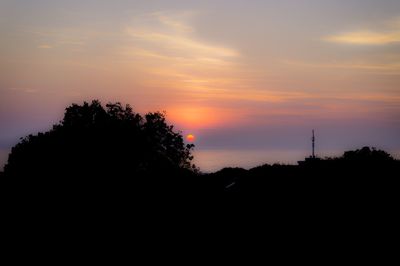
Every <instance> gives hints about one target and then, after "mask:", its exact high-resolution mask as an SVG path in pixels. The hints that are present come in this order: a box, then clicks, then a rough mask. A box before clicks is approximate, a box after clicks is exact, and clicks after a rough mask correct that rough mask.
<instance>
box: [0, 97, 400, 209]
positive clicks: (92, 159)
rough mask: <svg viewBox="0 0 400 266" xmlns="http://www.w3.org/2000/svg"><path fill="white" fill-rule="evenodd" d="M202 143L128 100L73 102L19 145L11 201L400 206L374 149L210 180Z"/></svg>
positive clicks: (10, 176) (395, 171)
mask: <svg viewBox="0 0 400 266" xmlns="http://www.w3.org/2000/svg"><path fill="white" fill-rule="evenodd" d="M193 147H194V145H192V144H188V145H186V144H185V143H184V140H183V137H182V136H181V134H180V132H176V131H174V128H173V126H171V125H168V124H167V123H166V121H165V117H164V114H162V113H158V112H156V113H148V114H146V115H145V116H141V115H139V114H136V113H134V112H133V110H132V109H131V108H130V106H129V105H127V106H125V107H124V106H122V105H121V104H120V103H115V104H107V105H106V107H105V108H104V107H102V105H101V104H100V102H98V101H93V102H92V103H90V104H89V103H84V104H83V105H76V104H73V105H71V106H70V107H68V108H67V109H66V112H65V116H64V119H63V120H62V121H61V122H60V123H59V124H57V125H54V126H53V128H52V129H51V130H50V131H48V132H45V133H39V134H37V135H29V136H27V137H26V138H24V139H22V140H21V141H20V143H19V144H17V145H16V146H15V147H13V149H12V152H11V154H10V155H9V159H8V163H7V165H6V166H5V169H4V173H2V174H1V175H2V178H1V180H2V183H3V186H2V188H3V189H4V190H5V191H6V193H8V194H10V195H11V198H9V199H10V200H11V201H13V200H14V201H20V202H25V203H26V204H30V202H36V203H37V202H40V204H44V205H54V206H58V207H57V208H59V207H60V206H69V205H71V204H75V206H78V208H83V207H82V206H86V205H85V204H89V205H90V206H92V207H93V206H104V205H107V204H111V205H113V204H114V205H113V206H120V207H121V206H124V205H126V204H129V203H130V202H134V201H135V200H136V202H137V200H139V201H141V200H142V201H143V200H144V201H146V202H149V201H155V202H157V201H158V202H160V203H165V202H166V201H168V200H175V199H177V200H178V201H179V202H181V203H182V202H185V201H186V200H188V199H191V200H198V201H202V202H205V201H208V200H210V199H217V198H218V199H221V198H222V199H223V200H224V201H225V202H230V201H231V200H237V199H258V200H259V201H258V202H265V203H267V204H270V205H271V206H277V205H279V206H282V205H285V206H291V205H296V204H299V206H301V205H302V204H305V205H307V204H308V205H309V204H311V205H321V206H320V207H323V208H326V207H327V206H329V204H335V203H338V202H342V203H344V202H353V203H354V204H356V203H355V202H358V203H360V204H361V203H363V206H371V204H372V205H376V204H379V205H382V204H383V206H382V207H385V206H389V205H391V206H392V205H393V202H395V201H397V200H398V190H399V177H400V174H399V173H400V161H399V160H395V159H394V158H393V157H392V156H391V155H389V154H388V153H386V152H384V151H381V150H377V149H374V148H372V149H371V148H369V147H364V148H362V149H360V150H355V151H348V152H345V153H344V155H343V156H341V157H338V158H327V159H318V158H308V159H307V160H306V161H304V162H301V163H299V165H263V166H259V167H255V168H252V169H250V170H245V169H241V168H225V169H222V170H220V171H218V172H216V173H212V174H202V173H201V172H200V171H199V170H198V169H197V168H196V166H195V165H193V164H192V162H191V161H192V159H193V157H192V155H191V150H192V149H193ZM327 204H328V205H327ZM365 204H366V205H365Z"/></svg>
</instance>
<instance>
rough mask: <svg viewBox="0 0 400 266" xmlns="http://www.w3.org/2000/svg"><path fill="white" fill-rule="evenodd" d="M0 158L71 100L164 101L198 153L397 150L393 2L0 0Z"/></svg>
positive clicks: (138, 105) (397, 43)
mask: <svg viewBox="0 0 400 266" xmlns="http://www.w3.org/2000/svg"><path fill="white" fill-rule="evenodd" d="M0 36H1V37H0V169H2V166H3V165H4V162H5V161H6V157H7V154H8V152H9V151H10V149H11V147H12V146H13V145H15V144H16V143H17V142H18V140H19V138H20V137H23V136H25V135H27V134H29V133H36V132H38V131H45V130H48V129H50V128H51V125H52V124H54V123H56V122H58V121H59V120H61V119H62V116H63V112H64V108H65V107H66V106H68V105H69V104H71V103H72V102H76V103H82V102H83V101H85V100H86V101H91V100H92V99H99V100H101V101H102V102H103V103H104V104H105V103H107V102H109V101H113V102H114V101H120V102H122V103H129V104H131V105H132V106H133V108H134V110H135V111H136V112H140V113H144V112H148V111H157V110H160V111H163V110H165V111H166V113H167V118H168V120H169V121H170V122H171V123H172V124H174V125H176V127H177V128H178V129H180V130H182V132H183V134H184V135H185V136H186V135H188V134H192V135H193V140H192V141H193V142H194V143H195V144H196V148H195V156H196V163H197V164H198V165H199V166H200V167H201V168H202V169H205V171H208V170H215V169H218V168H220V167H222V166H228V165H231V166H243V167H250V166H255V165H257V164H259V163H262V162H270V163H271V162H274V161H280V162H287V163H293V162H296V160H299V159H302V158H304V157H305V156H307V155H309V154H310V146H311V145H310V138H311V130H312V129H315V130H316V137H317V154H318V155H319V156H322V157H323V156H328V155H339V154H340V152H342V151H344V150H346V149H354V148H360V147H362V146H365V145H370V146H375V147H377V148H381V149H385V150H387V151H389V152H391V153H392V154H393V155H396V156H399V155H400V1H399V0H336V1H332V0H280V1H272V0H271V1H268V0H264V1H258V0H253V1H251V0H247V1H245V0H242V1H234V0H229V1H228V0H225V1H218V0H213V1H189V0H184V1H178V0H173V1H169V0H163V1H151V0H146V1H133V0H129V1H128V0H126V1H123V0H113V1H111V0H110V1H102V0H93V1H85V0H79V1H75V0H69V1H57V0H51V1H50V0H47V1H40V0H30V1H28V0H26V1H19V0H13V1H8V0H0Z"/></svg>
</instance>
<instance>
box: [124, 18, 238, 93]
mask: <svg viewBox="0 0 400 266" xmlns="http://www.w3.org/2000/svg"><path fill="white" fill-rule="evenodd" d="M193 17H194V13H193V12H173V13H171V12H154V13H151V14H146V15H143V16H140V17H137V18H135V19H134V20H133V22H132V25H130V26H129V27H126V29H125V33H126V34H127V35H128V36H129V37H130V38H131V43H130V45H129V46H125V47H123V48H122V50H121V51H122V53H123V54H125V55H129V56H133V57H134V58H135V59H136V60H135V61H136V62H142V70H143V69H146V70H147V72H148V73H150V74H156V75H157V76H163V77H167V78H169V79H170V78H174V79H175V86H174V87H177V86H178V87H186V88H187V87H188V86H192V87H194V85H195V84H197V85H199V84H202V85H204V84H205V83H206V82H207V81H209V82H212V81H213V80H214V78H217V79H221V77H223V76H227V75H226V73H227V72H229V71H230V70H232V69H233V68H234V67H235V64H236V62H235V60H236V59H237V58H238V57H239V52H238V51H237V50H235V49H233V48H231V47H228V46H226V45H222V44H215V43H213V42H209V41H206V40H204V39H203V38H199V36H198V35H197V34H196V30H195V28H194V27H193V26H192V23H191V21H192V19H193ZM164 81H165V80H164ZM188 81H189V82H188ZM196 81H198V82H196ZM214 81H216V80H214ZM177 82H180V84H177Z"/></svg>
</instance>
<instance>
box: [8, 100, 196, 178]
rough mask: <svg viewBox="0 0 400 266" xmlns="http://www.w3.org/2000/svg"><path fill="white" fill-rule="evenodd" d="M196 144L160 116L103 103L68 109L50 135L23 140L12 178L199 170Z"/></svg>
mask: <svg viewBox="0 0 400 266" xmlns="http://www.w3.org/2000/svg"><path fill="white" fill-rule="evenodd" d="M193 147H194V145H193V144H187V145H186V144H185V143H184V141H183V137H182V136H181V134H180V133H179V132H176V131H174V128H173V126H172V125H168V124H167V122H166V120H165V115H164V114H163V113H160V112H155V113H148V114H146V115H145V116H144V117H142V116H141V115H140V114H137V113H134V112H133V110H132V108H131V107H130V106H129V105H126V106H125V107H124V106H122V105H121V104H120V103H118V102H117V103H109V104H107V105H106V107H105V108H103V106H102V105H101V103H100V102H99V101H97V100H94V101H92V102H91V103H90V104H89V103H87V102H85V103H84V104H83V105H78V104H73V105H71V106H70V107H68V108H66V112H65V115H64V119H63V120H62V121H61V122H60V123H59V124H56V125H54V126H53V128H52V129H51V130H50V131H48V132H45V133H38V134H37V135H29V136H27V137H25V138H23V139H21V141H20V143H18V144H17V145H16V146H15V147H13V148H12V151H11V153H10V155H9V159H8V163H7V164H6V166H5V168H4V174H5V175H6V176H19V177H28V176H31V177H34V176H35V177H54V178H56V177H58V176H65V177H77V176H85V177H105V176H108V177H110V176H112V177H134V176H150V175H151V176H157V175H163V176H165V175H175V176H176V175H184V174H188V173H193V172H195V171H196V168H195V166H194V165H193V164H192V163H191V161H192V159H193V157H192V155H191V150H192V149H193Z"/></svg>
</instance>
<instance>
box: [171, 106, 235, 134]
mask: <svg viewBox="0 0 400 266" xmlns="http://www.w3.org/2000/svg"><path fill="white" fill-rule="evenodd" d="M167 110H168V111H167V118H168V119H169V120H170V121H172V123H173V124H177V125H178V126H179V127H183V128H185V129H186V130H188V129H191V130H193V129H200V128H209V127H219V126H224V125H227V124H229V123H230V122H231V121H232V120H233V117H232V115H233V113H232V111H230V110H225V109H223V108H211V107H202V106H197V107H171V108H168V109H167Z"/></svg>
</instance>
